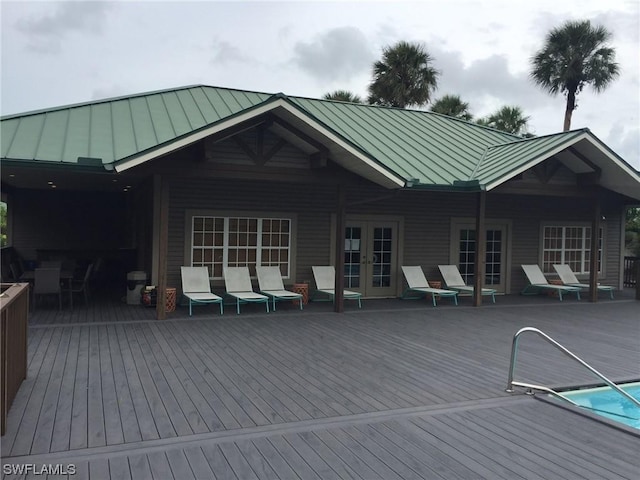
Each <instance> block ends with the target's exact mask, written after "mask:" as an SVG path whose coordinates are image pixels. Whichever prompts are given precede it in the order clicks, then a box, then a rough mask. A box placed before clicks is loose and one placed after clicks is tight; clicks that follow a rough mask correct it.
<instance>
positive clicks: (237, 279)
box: [224, 267, 269, 314]
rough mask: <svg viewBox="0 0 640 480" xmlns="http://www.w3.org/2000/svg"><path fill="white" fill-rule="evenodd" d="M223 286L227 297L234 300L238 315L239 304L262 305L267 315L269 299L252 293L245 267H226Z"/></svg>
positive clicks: (249, 278)
mask: <svg viewBox="0 0 640 480" xmlns="http://www.w3.org/2000/svg"><path fill="white" fill-rule="evenodd" d="M224 284H225V286H226V288H227V295H230V296H232V297H234V298H235V299H236V311H237V313H238V314H240V304H241V303H264V304H265V305H266V306H267V313H269V297H267V296H265V295H261V294H260V293H256V292H254V291H253V287H252V286H251V277H250V276H249V269H248V268H247V267H227V268H225V269H224Z"/></svg>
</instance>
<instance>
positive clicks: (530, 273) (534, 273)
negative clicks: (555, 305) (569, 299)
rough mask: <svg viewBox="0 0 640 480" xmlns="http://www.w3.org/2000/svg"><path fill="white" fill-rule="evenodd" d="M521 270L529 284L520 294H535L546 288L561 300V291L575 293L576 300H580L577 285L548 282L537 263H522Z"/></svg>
mask: <svg viewBox="0 0 640 480" xmlns="http://www.w3.org/2000/svg"><path fill="white" fill-rule="evenodd" d="M522 270H524V273H525V275H526V276H527V279H528V280H529V284H530V285H527V286H526V287H525V288H524V290H522V292H520V294H521V295H536V294H538V293H540V292H542V291H544V290H547V291H554V292H557V293H558V297H559V298H560V301H562V294H563V293H575V294H576V297H578V300H580V289H579V288H578V287H569V286H567V285H552V284H550V283H549V282H548V281H547V279H546V278H545V276H544V273H542V270H540V267H539V266H538V265H522Z"/></svg>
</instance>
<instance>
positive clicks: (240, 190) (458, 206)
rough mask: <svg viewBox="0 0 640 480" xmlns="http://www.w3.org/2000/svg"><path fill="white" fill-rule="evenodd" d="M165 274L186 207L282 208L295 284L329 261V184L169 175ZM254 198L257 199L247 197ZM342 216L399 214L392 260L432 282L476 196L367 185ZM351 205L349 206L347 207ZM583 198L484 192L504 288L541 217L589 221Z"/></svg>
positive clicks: (175, 271) (614, 261)
mask: <svg viewBox="0 0 640 480" xmlns="http://www.w3.org/2000/svg"><path fill="white" fill-rule="evenodd" d="M171 192H172V193H171V195H172V196H171V219H170V223H171V226H170V247H169V279H170V281H173V282H176V283H177V282H179V266H180V265H182V264H183V263H182V262H184V248H185V246H184V231H185V228H188V226H186V225H184V217H185V211H186V210H187V209H212V210H238V211H243V210H244V211H248V212H252V211H264V212H269V211H284V212H291V213H296V214H297V218H298V223H297V234H298V238H297V245H296V247H297V250H296V260H297V271H296V281H308V280H309V279H311V278H313V277H312V274H311V268H310V267H311V266H312V265H317V264H327V263H332V258H331V257H330V251H331V240H330V239H331V215H332V214H333V213H334V211H335V201H334V198H335V192H336V190H335V187H331V186H322V185H304V184H291V183H272V182H243V181H240V180H204V179H191V180H175V181H174V182H172V189H171ZM256 198H257V199H259V201H258V202H256V200H254V199H256ZM347 205H348V207H347V215H358V214H360V215H365V214H366V215H371V214H376V215H380V216H384V215H387V216H400V217H402V218H403V219H404V232H403V234H404V246H403V257H402V258H400V259H399V263H400V265H403V264H404V265H421V266H422V267H423V269H424V271H425V274H426V275H427V277H428V278H432V279H439V278H440V273H439V271H438V269H437V265H438V264H441V263H449V258H450V238H449V237H450V230H451V222H452V220H453V219H456V218H475V212H476V194H454V193H446V192H398V193H395V194H394V193H393V192H390V191H388V190H385V189H382V188H380V187H377V186H374V185H366V184H362V185H358V186H357V187H355V186H354V187H353V188H349V189H348V192H347ZM349 205H351V206H349ZM590 209H591V206H590V203H589V202H586V201H585V200H584V199H571V198H566V199H562V201H559V200H558V199H552V198H547V197H542V196H514V195H491V194H489V195H488V200H487V214H486V216H487V219H511V221H512V232H511V234H512V239H511V240H512V241H511V246H512V251H511V252H510V259H511V263H510V266H511V271H510V276H511V289H510V290H511V293H517V292H519V291H520V290H522V289H523V288H524V287H525V286H526V283H527V281H526V278H525V276H524V273H523V272H522V269H521V267H520V265H522V264H528V263H539V257H540V227H541V225H542V223H544V222H545V221H557V222H563V221H566V222H575V221H584V222H590V221H591V216H592V214H591V211H590ZM603 213H605V216H606V218H607V222H606V240H605V241H606V256H607V262H606V280H607V281H608V282H609V283H611V282H613V283H612V284H614V285H615V284H616V282H617V278H618V272H619V261H618V257H617V256H618V255H619V253H620V233H619V230H620V223H619V221H620V220H619V218H620V217H619V215H617V216H616V215H615V212H614V211H606V212H604V211H603Z"/></svg>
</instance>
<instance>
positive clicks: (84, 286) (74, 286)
mask: <svg viewBox="0 0 640 480" xmlns="http://www.w3.org/2000/svg"><path fill="white" fill-rule="evenodd" d="M91 272H93V263H90V264H89V266H88V267H87V270H86V271H85V272H84V277H83V278H82V281H80V282H75V281H73V280H71V284H70V285H69V305H70V307H71V308H73V294H74V293H82V295H83V296H84V306H85V307H86V306H88V305H89V280H90V278H91Z"/></svg>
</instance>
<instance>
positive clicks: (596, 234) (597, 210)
mask: <svg viewBox="0 0 640 480" xmlns="http://www.w3.org/2000/svg"><path fill="white" fill-rule="evenodd" d="M601 218H602V212H601V207H600V195H599V192H598V191H597V190H596V192H595V195H594V199H593V219H592V220H591V257H590V258H589V300H591V301H592V302H597V301H598V247H599V244H600V220H601Z"/></svg>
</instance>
